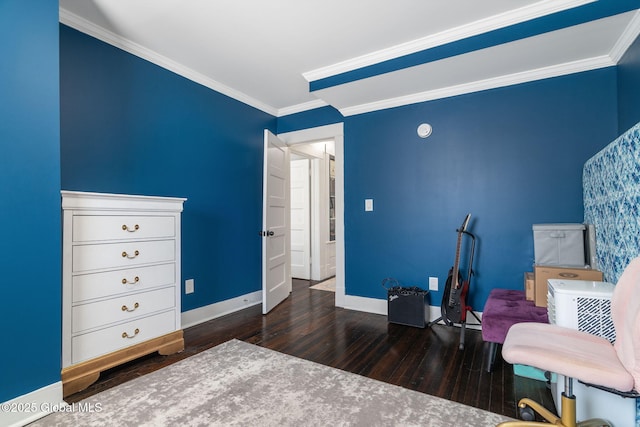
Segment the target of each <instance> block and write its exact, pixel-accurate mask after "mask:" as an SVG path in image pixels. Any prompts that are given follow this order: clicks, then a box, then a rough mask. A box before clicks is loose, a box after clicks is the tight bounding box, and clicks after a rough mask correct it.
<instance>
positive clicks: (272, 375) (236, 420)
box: [32, 340, 507, 427]
mask: <svg viewBox="0 0 640 427" xmlns="http://www.w3.org/2000/svg"><path fill="white" fill-rule="evenodd" d="M69 409H72V411H69V412H58V413H54V414H51V415H48V416H46V417H44V418H42V419H40V420H38V421H37V422H35V423H33V424H32V425H33V426H154V427H156V426H261V427H262V426H433V427H447V426H456V427H460V426H473V427H480V426H495V425H496V424H497V423H499V422H501V421H504V420H506V419H507V418H506V417H503V416H501V415H497V414H493V413H491V412H487V411H483V410H481V409H476V408H472V407H469V406H466V405H462V404H459V403H455V402H451V401H448V400H445V399H440V398H437V397H433V396H429V395H426V394H423V393H418V392H415V391H411V390H407V389H404V388H401V387H397V386H394V385H390V384H386V383H383V382H380V381H376V380H372V379H370V378H366V377H363V376H360V375H356V374H351V373H348V372H344V371H341V370H338V369H334V368H331V367H328V366H324V365H320V364H317V363H313V362H309V361H307V360H303V359H298V358H296V357H292V356H288V355H285V354H281V353H278V352H276V351H272V350H269V349H265V348H262V347H258V346H256V345H252V344H248V343H245V342H242V341H238V340H232V341H228V342H226V343H224V344H221V345H219V346H217V347H214V348H212V349H209V350H207V351H204V352H202V353H199V354H197V355H195V356H192V357H189V358H187V359H184V360H182V361H180V362H178V363H175V364H173V365H170V366H167V367H165V368H163V369H160V370H158V371H155V372H152V373H150V374H148V375H144V376H142V377H139V378H136V379H133V380H131V381H129V382H127V383H125V384H121V385H119V386H116V387H114V388H112V389H109V390H106V391H104V392H102V393H99V394H97V395H94V396H92V397H90V398H88V399H85V400H84V401H82V402H80V403H76V404H75V405H73V406H71V407H70V408H69Z"/></svg>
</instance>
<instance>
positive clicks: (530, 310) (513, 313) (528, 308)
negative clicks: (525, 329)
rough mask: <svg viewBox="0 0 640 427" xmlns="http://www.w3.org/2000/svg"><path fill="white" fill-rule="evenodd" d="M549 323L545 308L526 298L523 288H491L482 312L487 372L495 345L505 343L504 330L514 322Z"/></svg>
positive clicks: (493, 356) (505, 334) (491, 363)
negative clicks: (518, 289)
mask: <svg viewBox="0 0 640 427" xmlns="http://www.w3.org/2000/svg"><path fill="white" fill-rule="evenodd" d="M523 322H538V323H549V318H548V317H547V308H546V307H536V305H535V304H534V303H533V301H527V300H526V298H525V295H524V291H515V290H512V289H493V290H492V291H491V293H490V294H489V298H487V302H486V303H485V305H484V310H483V312H482V340H483V341H484V342H485V349H486V352H487V356H486V358H485V360H486V363H487V364H486V366H485V369H486V371H487V372H491V370H492V369H493V362H494V361H495V358H496V351H497V349H498V344H502V343H504V338H505V337H506V336H507V331H508V330H509V328H510V327H511V325H514V324H516V323H523Z"/></svg>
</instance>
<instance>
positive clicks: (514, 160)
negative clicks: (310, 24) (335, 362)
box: [344, 67, 617, 310]
mask: <svg viewBox="0 0 640 427" xmlns="http://www.w3.org/2000/svg"><path fill="white" fill-rule="evenodd" d="M616 107H617V95H616V69H615V67H611V68H607V69H602V70H598V71H592V72H587V73H581V74H576V75H571V76H566V77H559V78H554V79H549V80H544V81H539V82H532V83H527V84H522V85H518V86H512V87H507V88H501V89H495V90H490V91H485V92H481V93H475V94H470V95H465V96H458V97H454V98H449V99H443V100H438V101H432V102H427V103H422V104H417V105H411V106H405V107H401V108H395V109H390V110H384V111H378V112H373V113H368V114H362V115H358V116H351V117H347V118H346V119H345V143H344V144H345V160H344V161H345V230H346V231H345V233H346V236H345V246H346V248H345V251H346V261H345V264H346V292H347V294H349V295H359V296H364V297H373V298H385V291H384V289H383V288H382V287H381V286H380V283H381V281H382V279H384V278H385V277H389V276H391V277H396V278H398V279H399V280H400V281H401V282H402V283H403V284H405V285H407V286H409V285H418V286H422V287H425V288H426V287H428V283H427V278H428V276H437V277H438V278H439V280H440V292H437V293H432V294H431V304H432V305H438V304H439V303H440V300H441V298H442V289H443V288H444V283H445V280H446V277H447V272H448V270H449V268H450V267H451V265H452V264H453V260H454V256H455V243H456V238H457V233H456V232H455V230H456V228H457V227H459V226H460V224H461V222H462V220H463V218H464V216H465V214H467V213H471V214H472V222H471V224H470V230H471V231H472V232H473V233H475V234H476V235H477V236H478V243H477V248H476V249H477V251H476V260H475V261H476V262H475V270H476V273H477V275H476V277H475V278H474V280H473V281H472V289H471V291H470V302H471V304H472V306H473V307H474V309H476V310H482V308H483V306H484V301H485V299H486V296H487V295H488V293H489V292H490V290H491V289H492V288H511V289H521V288H522V287H523V273H524V272H525V271H531V270H532V264H533V237H532V229H531V226H532V224H535V223H548V222H582V219H583V204H582V183H581V182H582V166H583V165H584V162H585V161H586V160H587V159H589V158H590V157H591V156H592V155H593V154H595V153H596V152H597V151H599V150H600V149H601V148H602V147H603V146H605V145H606V144H607V143H608V142H610V141H611V140H613V139H614V138H615V137H616V136H617V114H616V111H617V109H616ZM422 122H428V123H430V124H431V125H432V126H433V134H432V136H431V137H429V138H428V139H425V140H423V139H420V138H419V137H418V136H417V134H416V128H417V126H418V125H419V124H420V123H422ZM366 198H373V199H374V207H375V210H374V211H373V212H365V211H364V200H365V199H366ZM463 265H464V264H463Z"/></svg>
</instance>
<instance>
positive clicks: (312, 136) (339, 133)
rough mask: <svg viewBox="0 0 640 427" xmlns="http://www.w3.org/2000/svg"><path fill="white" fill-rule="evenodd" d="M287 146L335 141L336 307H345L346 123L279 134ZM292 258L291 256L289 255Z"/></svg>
mask: <svg viewBox="0 0 640 427" xmlns="http://www.w3.org/2000/svg"><path fill="white" fill-rule="evenodd" d="M278 138H280V139H281V140H282V141H284V142H285V143H286V144H287V145H289V146H290V145H294V144H300V143H303V142H315V141H321V140H327V139H333V140H334V142H335V151H336V154H335V161H336V163H335V167H336V299H335V305H336V307H344V306H345V253H344V123H335V124H331V125H326V126H319V127H314V128H308V129H302V130H298V131H292V132H286V133H281V134H278ZM289 256H291V254H289Z"/></svg>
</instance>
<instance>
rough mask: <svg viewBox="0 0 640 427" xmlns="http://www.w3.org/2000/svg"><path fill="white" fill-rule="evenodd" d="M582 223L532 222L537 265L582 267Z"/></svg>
mask: <svg viewBox="0 0 640 427" xmlns="http://www.w3.org/2000/svg"><path fill="white" fill-rule="evenodd" d="M585 229H586V226H585V225H584V224H534V225H533V249H534V256H535V263H536V264H537V265H561V266H565V267H584V266H585V255H584V231H585Z"/></svg>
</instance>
